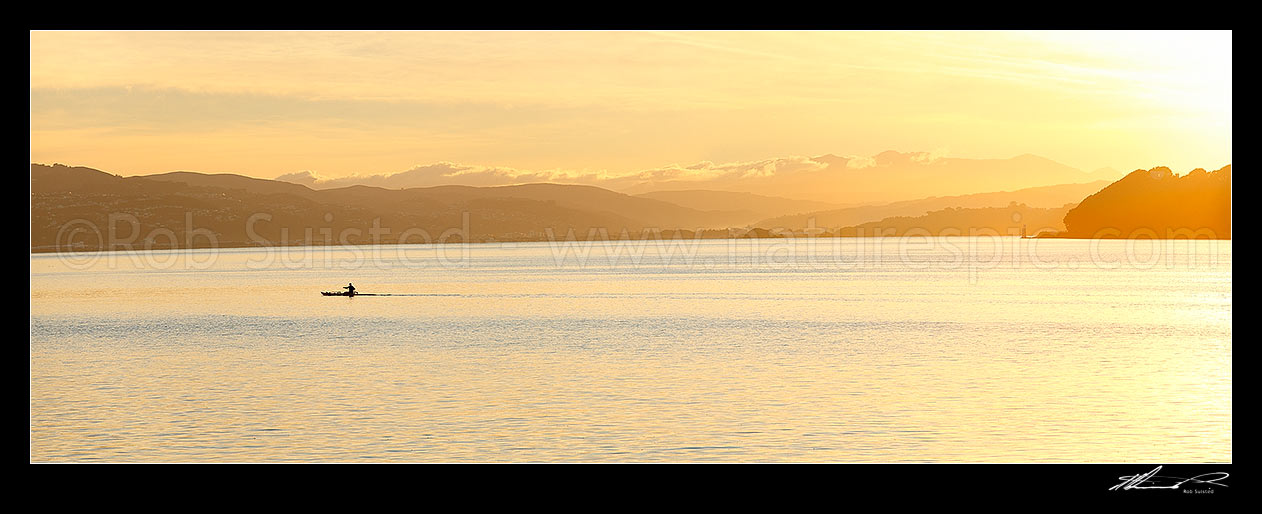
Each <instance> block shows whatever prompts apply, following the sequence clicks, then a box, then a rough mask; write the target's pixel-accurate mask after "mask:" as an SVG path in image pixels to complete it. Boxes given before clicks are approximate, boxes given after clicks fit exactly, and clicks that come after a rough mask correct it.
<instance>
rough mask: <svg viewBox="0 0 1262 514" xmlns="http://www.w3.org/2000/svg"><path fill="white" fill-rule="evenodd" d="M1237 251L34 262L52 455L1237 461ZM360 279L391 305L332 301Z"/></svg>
mask: <svg viewBox="0 0 1262 514" xmlns="http://www.w3.org/2000/svg"><path fill="white" fill-rule="evenodd" d="M1231 257H1232V248H1231V241H1186V240H1182V241H1149V240H1140V241H1125V240H1117V241H1084V240H1034V239H1029V240H1027V239H1019V238H919V239H914V238H913V239H907V238H849V239H820V240H814V239H811V240H806V239H799V240H771V239H764V240H698V241H691V240H689V241H673V242H662V241H636V242H616V241H615V242H608V241H607V242H593V243H575V242H570V243H557V242H539V243H505V244H469V245H464V244H450V245H411V246H383V247H303V248H283V249H278V248H270V249H268V248H251V249H218V250H195V251H165V252H164V251H154V252H135V253H131V252H118V253H82V254H32V255H31V293H30V296H31V298H30V303H31V305H30V317H31V318H30V429H31V432H30V459H31V460H32V461H35V462H391V461H399V462H1161V463H1178V462H1231V461H1232V433H1231V432H1232V415H1231V414H1232V409H1231V406H1232V358H1231V356H1232V344H1231V343H1232V326H1231V319H1232V318H1231V314H1232V302H1231V265H1232V259H1231ZM348 282H353V283H354V284H355V286H356V288H357V289H358V290H359V291H360V292H363V293H379V294H387V295H390V296H360V297H353V298H347V297H323V296H321V295H320V294H319V292H320V291H331V290H340V289H339V288H341V287H342V286H344V285H346V284H347V283H348Z"/></svg>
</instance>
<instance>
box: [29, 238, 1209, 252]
mask: <svg viewBox="0 0 1262 514" xmlns="http://www.w3.org/2000/svg"><path fill="white" fill-rule="evenodd" d="M925 237H929V238H942V237H959V238H968V237H1000V238H1010V239H1027V240H1046V239H1053V240H1078V241H1094V240H1127V239H1145V240H1152V241H1178V240H1188V241H1231V238H1230V237H1226V238H1207V237H1201V238H1192V237H1130V238H1126V237H1073V236H1014V235H988V234H983V235H975V236H967V235H963V234H953V235H937V236H935V235H931V234H914V235H906V234H905V235H898V236H893V235H886V236H875V235H872V236H867V235H865V236H839V235H833V236H806V235H791V236H777V235H768V236H746V237H692V238H682V237H678V238H676V237H659V238H629V239H620V238H617V239H615V238H608V239H578V238H576V239H503V240H482V241H452V242H441V241H430V242H416V243H399V242H393V243H387V242H378V243H372V242H368V243H346V244H341V243H339V244H273V245H264V244H259V243H256V242H250V243H247V242H225V243H222V244H217V245H207V246H192V247H184V246H164V247H149V248H144V247H133V248H121V249H102V248H93V249H82V250H75V249H61V248H58V247H50V246H40V247H32V248H31V249H30V255H45V254H86V253H112V252H147V251H171V250H238V249H245V248H342V247H357V248H358V247H369V246H401V245H414V246H435V245H461V244H469V245H487V244H503V243H562V244H565V243H588V242H596V243H599V242H630V241H658V242H688V241H731V240H742V239H780V240H799V239H898V238H925Z"/></svg>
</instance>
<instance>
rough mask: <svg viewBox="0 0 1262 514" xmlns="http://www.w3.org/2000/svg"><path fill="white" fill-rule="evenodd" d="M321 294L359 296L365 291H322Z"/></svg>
mask: <svg viewBox="0 0 1262 514" xmlns="http://www.w3.org/2000/svg"><path fill="white" fill-rule="evenodd" d="M320 294H322V295H324V296H359V295H361V294H363V293H356V292H354V291H340V292H331V291H320Z"/></svg>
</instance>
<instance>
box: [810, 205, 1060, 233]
mask: <svg viewBox="0 0 1262 514" xmlns="http://www.w3.org/2000/svg"><path fill="white" fill-rule="evenodd" d="M1075 205H1077V204H1073V203H1070V204H1067V205H1063V206H1060V207H1030V206H1028V205H1025V204H1020V203H1017V202H1012V203H1010V204H1008V205H1007V206H1003V207H978V208H957V207H948V208H945V209H941V210H936V211H931V212H926V213H924V214H922V215H920V216H893V217H889V218H884V219H882V220H880V221H872V222H868V223H862V224H859V225H856V226H852V227H844V228H841V229H839V230H837V231H835V233H836V234H837V235H840V236H846V237H853V236H859V237H862V236H904V235H922V236H972V235H992V236H1027V235H1034V234H1037V233H1039V232H1042V231H1056V230H1063V229H1064V226H1065V225H1064V223H1063V222H1062V220H1063V219H1064V218H1065V213H1066V212H1068V211H1069V210H1070V209H1071V208H1073V207H1074V206H1075Z"/></svg>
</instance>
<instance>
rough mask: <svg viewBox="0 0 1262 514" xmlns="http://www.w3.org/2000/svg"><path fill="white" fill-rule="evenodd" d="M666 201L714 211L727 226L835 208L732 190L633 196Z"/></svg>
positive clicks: (824, 203) (818, 203) (833, 206)
mask: <svg viewBox="0 0 1262 514" xmlns="http://www.w3.org/2000/svg"><path fill="white" fill-rule="evenodd" d="M635 196H637V197H640V198H651V199H654V200H661V201H664V202H670V203H673V204H676V205H680V206H684V207H688V208H692V209H697V210H702V211H711V212H716V213H724V214H726V215H727V216H726V217H725V219H726V220H727V221H728V225H734V226H741V225H749V224H753V223H755V222H757V221H758V220H761V219H764V218H767V217H769V216H776V215H779V214H783V213H797V212H809V211H815V210H822V209H831V208H835V207H837V205H835V204H831V203H827V202H813V201H810V200H794V199H792V198H781V197H776V196H763V195H756V194H753V193H740V192H732V191H706V190H696V189H694V190H687V191H655V192H652V193H641V194H638V195H635Z"/></svg>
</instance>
